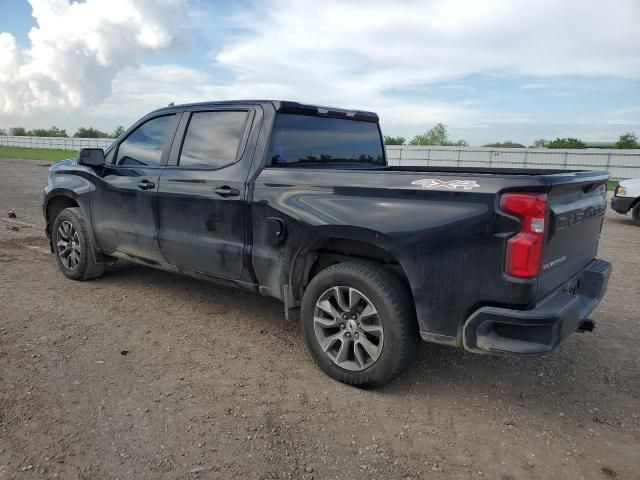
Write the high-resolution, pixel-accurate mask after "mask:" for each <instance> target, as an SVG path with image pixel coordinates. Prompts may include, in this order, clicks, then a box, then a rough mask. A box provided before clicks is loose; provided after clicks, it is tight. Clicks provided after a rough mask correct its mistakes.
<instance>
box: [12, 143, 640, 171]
mask: <svg viewBox="0 0 640 480" xmlns="http://www.w3.org/2000/svg"><path fill="white" fill-rule="evenodd" d="M111 142H113V139H112V138H60V137H12V136H2V135H0V145H8V146H15V147H28V148H62V149H65V150H78V149H80V148H84V147H99V148H105V147H107V146H108V145H109V144H111ZM387 157H388V159H389V164H391V165H397V166H434V167H438V166H440V167H506V168H561V169H568V170H579V169H583V170H607V171H608V172H610V174H611V178H615V179H619V178H640V150H599V149H584V150H554V149H549V148H485V147H435V146H433V147H432V146H429V147H416V146H408V145H388V146H387Z"/></svg>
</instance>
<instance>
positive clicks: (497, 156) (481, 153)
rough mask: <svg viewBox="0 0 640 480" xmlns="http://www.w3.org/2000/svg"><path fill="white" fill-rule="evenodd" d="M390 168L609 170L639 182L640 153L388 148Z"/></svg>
mask: <svg viewBox="0 0 640 480" xmlns="http://www.w3.org/2000/svg"><path fill="white" fill-rule="evenodd" d="M387 157H388V160H389V164H390V165H397V166H434V167H438V166H440V167H503V168H560V169H567V170H581V169H582V170H607V171H608V172H609V173H610V174H611V178H614V179H620V178H640V150H600V149H581V150H556V149H549V148H488V147H436V146H433V147H432V146H428V147H417V146H408V145H388V146H387Z"/></svg>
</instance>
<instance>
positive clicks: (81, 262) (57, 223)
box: [51, 207, 104, 281]
mask: <svg viewBox="0 0 640 480" xmlns="http://www.w3.org/2000/svg"><path fill="white" fill-rule="evenodd" d="M69 224H70V225H71V226H72V227H73V232H74V234H73V235H71V236H69V235H67V236H68V237H69V240H71V241H73V242H76V243H79V247H80V248H79V250H74V259H75V258H77V261H75V260H74V261H73V262H71V264H70V265H68V264H66V262H69V261H70V260H69V259H68V258H66V257H65V260H63V258H61V252H62V253H64V251H68V249H65V248H64V247H63V246H62V245H61V244H60V243H61V242H62V243H64V242H65V241H66V240H65V238H64V234H63V232H64V229H65V227H66V228H68V226H69ZM61 228H62V229H63V232H60V229H61ZM76 234H77V235H76ZM51 240H52V243H53V251H54V254H55V256H56V263H57V264H58V268H59V269H60V271H61V272H62V273H64V274H65V276H66V277H67V278H70V279H71V280H79V281H82V280H91V279H92V278H98V277H100V276H102V274H103V273H104V265H103V264H100V263H96V261H95V251H94V249H93V245H92V243H91V237H90V236H89V233H88V231H87V226H86V224H85V222H84V218H83V217H82V213H81V212H80V209H79V208H77V207H73V208H65V209H64V210H62V211H61V212H60V213H59V214H58V216H57V217H56V218H55V220H54V221H53V227H52V228H51ZM74 245H75V244H74ZM75 252H78V253H75ZM63 257H64V255H63Z"/></svg>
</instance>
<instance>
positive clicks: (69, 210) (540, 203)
mask: <svg viewBox="0 0 640 480" xmlns="http://www.w3.org/2000/svg"><path fill="white" fill-rule="evenodd" d="M607 179H608V174H607V172H588V171H570V170H534V169H499V168H431V167H392V166H389V165H388V164H387V161H386V155H385V149H384V145H383V142H382V137H381V134H380V128H379V125H378V116H377V115H376V114H374V113H370V112H365V111H353V110H342V109H337V108H324V107H318V106H312V105H304V104H299V103H295V102H282V101H232V102H215V103H199V104H189V105H179V106H173V105H172V106H169V107H168V108H163V109H160V110H157V111H154V112H152V113H150V114H149V115H147V116H145V117H144V118H142V119H140V120H139V121H138V122H137V123H135V124H134V125H133V126H132V127H131V128H129V129H128V130H127V131H126V132H125V133H123V134H122V135H121V136H120V137H119V138H118V139H117V140H115V141H114V142H113V144H112V145H111V146H110V147H108V148H107V149H106V150H104V151H103V150H102V149H83V150H81V152H80V153H79V155H78V158H77V160H65V161H62V162H59V163H57V164H55V165H53V166H52V167H51V169H50V172H49V182H48V185H47V187H46V188H45V191H44V216H45V219H46V232H47V235H48V236H49V238H50V240H51V248H52V251H53V253H55V258H56V260H57V263H58V266H59V267H60V270H61V271H62V272H63V273H64V274H65V275H66V276H67V277H69V278H71V279H73V280H88V279H91V278H96V277H99V276H100V275H101V274H102V273H103V271H104V265H105V264H107V263H109V262H113V261H115V260H116V259H124V260H127V261H132V262H138V263H141V264H143V265H148V266H152V267H156V268H161V269H164V270H169V271H173V272H179V273H183V274H188V275H193V276H196V277H200V278H204V279H212V280H216V281H221V282H224V283H228V284H232V285H235V286H238V287H243V288H246V289H249V290H252V291H255V292H259V293H261V294H263V295H269V296H272V297H275V298H278V299H280V300H282V301H283V302H284V309H285V316H286V318H288V319H290V320H296V321H299V322H300V323H301V326H302V331H303V334H304V338H305V341H306V343H307V345H308V347H309V349H310V351H311V353H312V355H313V357H314V359H315V361H316V362H317V363H318V365H319V366H320V367H321V368H322V370H324V371H325V372H326V373H327V374H328V375H330V376H331V377H333V378H335V379H338V380H340V381H343V382H346V383H349V384H352V385H357V386H361V387H373V386H376V385H380V384H382V383H384V382H386V381H388V380H390V379H392V378H394V377H396V376H397V375H399V374H400V373H401V372H402V371H403V370H405V369H406V368H407V367H408V366H409V365H410V363H411V361H412V360H413V358H414V356H415V353H416V349H417V346H418V343H419V339H423V340H426V341H428V342H434V343H440V344H444V345H450V346H455V347H460V348H464V349H466V350H468V351H471V352H477V353H491V354H513V355H535V354H543V353H546V352H549V351H550V350H552V349H553V348H555V347H556V346H557V345H558V343H559V342H560V341H561V340H563V339H564V338H566V337H567V336H568V335H569V334H571V333H572V332H574V331H585V330H591V329H592V328H593V325H594V323H593V321H592V320H590V319H589V318H588V317H589V315H590V313H591V312H592V311H593V309H594V308H595V306H596V305H597V303H598V302H599V301H600V299H601V298H602V296H603V295H604V292H605V289H606V286H607V282H608V278H609V273H610V271H611V267H610V265H609V263H607V262H606V261H603V260H599V259H597V258H596V254H597V249H598V241H599V237H600V231H601V228H602V222H603V214H604V211H605V206H606V187H605V184H606V181H607Z"/></svg>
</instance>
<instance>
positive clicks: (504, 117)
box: [0, 0, 640, 140]
mask: <svg viewBox="0 0 640 480" xmlns="http://www.w3.org/2000/svg"><path fill="white" fill-rule="evenodd" d="M69 1H70V0H32V5H33V10H34V16H35V17H36V20H37V22H38V27H37V28H35V29H34V30H33V31H32V32H31V34H30V39H31V46H30V48H28V49H26V50H21V49H20V48H19V47H18V46H17V45H16V42H15V39H14V38H13V36H11V35H8V34H0V120H2V122H4V125H3V126H6V127H8V126H11V125H12V123H13V124H15V121H17V120H19V119H21V118H26V117H25V115H27V113H28V112H29V111H30V112H32V114H31V116H30V117H29V119H30V121H31V122H36V121H43V122H46V124H45V125H42V126H48V125H49V124H50V123H51V120H54V119H55V121H57V122H59V123H61V124H62V125H63V126H65V125H69V127H68V128H75V127H77V126H78V122H82V123H87V122H91V123H93V124H94V125H96V126H98V127H100V126H101V125H103V126H104V127H103V128H113V126H115V125H116V124H120V123H123V124H126V123H127V122H130V121H132V120H134V119H135V118H136V117H138V116H140V115H142V114H144V113H145V112H147V111H149V110H151V109H153V108H156V107H159V106H163V105H165V104H167V103H169V102H176V103H179V102H187V101H202V100H216V99H234V98H278V99H290V100H298V101H302V102H312V103H321V104H327V105H336V106H341V107H351V108H361V109H367V110H374V111H376V112H378V113H379V114H380V116H381V119H382V123H383V126H384V129H385V132H386V133H390V134H399V135H406V136H410V135H413V134H415V133H417V132H418V131H421V130H424V129H425V128H428V127H429V126H430V125H431V124H433V123H435V122H438V121H443V122H445V123H448V124H449V125H451V126H452V129H453V127H454V126H455V127H456V128H473V129H475V130H476V131H480V130H482V131H487V130H490V128H488V127H486V126H487V125H492V124H496V122H497V123H499V124H501V125H502V126H503V127H500V128H504V125H508V124H518V125H520V126H521V130H518V131H525V129H527V128H531V127H530V126H528V125H527V124H531V123H532V120H531V119H532V117H531V116H530V115H529V114H528V112H517V111H512V110H511V108H512V107H511V104H510V102H509V100H508V98H507V96H506V93H507V92H505V100H504V101H502V102H498V101H496V99H495V95H494V97H493V99H492V100H491V101H492V102H493V103H492V104H491V105H490V106H488V105H487V98H483V97H481V96H480V93H478V92H482V85H481V84H480V85H478V84H477V83H474V82H473V78H474V76H479V77H482V76H485V77H497V78H498V79H499V78H501V77H505V78H508V79H513V78H518V79H519V80H521V83H522V85H521V86H520V87H519V88H520V89H522V90H523V91H528V90H532V89H536V88H544V87H545V85H552V83H551V80H549V81H548V82H547V81H546V80H545V78H547V77H556V76H578V77H594V78H597V77H617V78H625V79H640V51H639V50H638V48H637V47H638V45H640V28H637V25H638V24H640V1H638V0H613V1H612V2H609V3H606V4H605V3H602V2H599V1H597V0H563V1H557V0H538V1H535V2H532V1H531V0H510V1H503V0H486V1H483V2H479V1H477V0H422V1H421V0H404V1H383V0H370V1H368V2H344V1H338V0H324V1H323V2H316V3H312V2H308V1H303V0H252V2H251V3H250V4H249V6H247V4H246V3H244V2H241V3H239V4H237V6H235V7H233V8H235V9H236V10H235V13H234V14H233V15H232V16H231V18H229V17H228V15H227V12H228V10H227V11H223V12H222V13H221V12H220V8H218V7H214V6H212V5H211V4H210V3H208V2H206V1H204V0H201V1H198V0H158V1H153V0H111V1H108V0H87V1H86V2H83V3H73V4H70V3H69ZM187 1H189V2H190V5H191V6H192V7H194V8H193V9H192V11H190V12H189V14H190V15H189V18H188V19H187V18H186V5H185V2H187ZM183 28H185V29H187V30H188V29H191V30H195V31H196V33H197V35H196V36H194V38H193V39H192V41H193V42H196V41H200V42H202V41H204V42H206V41H209V42H213V45H212V49H213V51H212V54H211V56H210V57H209V58H213V59H214V64H213V65H208V64H206V63H205V62H207V61H208V60H207V59H205V58H203V59H201V61H202V66H199V67H198V68H199V69H194V68H186V67H183V66H179V65H176V64H170V65H155V66H153V65H148V64H146V65H145V64H144V61H148V60H149V59H148V58H147V57H146V55H147V54H148V53H152V52H155V51H159V50H163V49H167V48H171V47H175V46H176V45H180V44H182V43H181V42H182V40H183V39H182V38H181V37H180V34H181V32H182V31H183ZM221 29H222V30H221ZM199 47H201V45H200V46H199ZM180 60H181V59H180V57H179V56H177V55H176V56H175V57H174V59H172V61H174V62H176V63H179V62H180ZM140 63H142V65H141V66H140V65H139V64H140ZM190 64H192V63H190ZM208 67H211V68H208ZM218 73H223V76H222V77H217V74H218ZM534 82H537V83H534ZM511 85H512V84H511ZM510 88H514V89H515V88H518V87H510ZM455 90H457V91H458V92H455ZM447 92H449V93H448V95H444V94H446V93H447ZM519 95H520V96H522V95H524V92H519ZM452 96H454V97H458V96H460V97H462V96H465V97H467V98H473V99H474V100H473V101H466V102H458V101H445V100H442V98H447V97H452ZM438 98H440V100H438ZM635 103H637V102H634V104H635ZM68 107H76V111H75V112H73V113H67V112H68V111H69V109H68ZM42 108H45V109H47V111H48V113H47V116H46V120H45V119H44V118H45V117H43V116H36V113H34V112H38V111H40V110H41V109H42ZM559 108H562V107H559ZM502 109H503V110H502ZM2 111H4V112H5V114H4V116H3V115H2ZM623 117H624V118H632V119H635V118H636V117H635V112H629V113H627V114H624V115H623V116H621V115H620V114H618V115H616V114H615V112H614V113H612V120H617V119H619V118H623ZM549 118H550V119H553V115H550V116H549ZM10 122H11V123H10ZM72 122H73V123H72ZM101 122H102V123H101ZM105 123H106V124H105ZM28 126H29V127H33V126H36V125H33V124H32V123H30V124H29V125H28ZM518 128H520V127H518ZM514 133H515V132H514ZM498 136H500V137H502V136H503V135H501V134H499V135H498ZM514 139H516V138H515V136H514ZM488 140H495V139H493V138H490V139H488Z"/></svg>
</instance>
